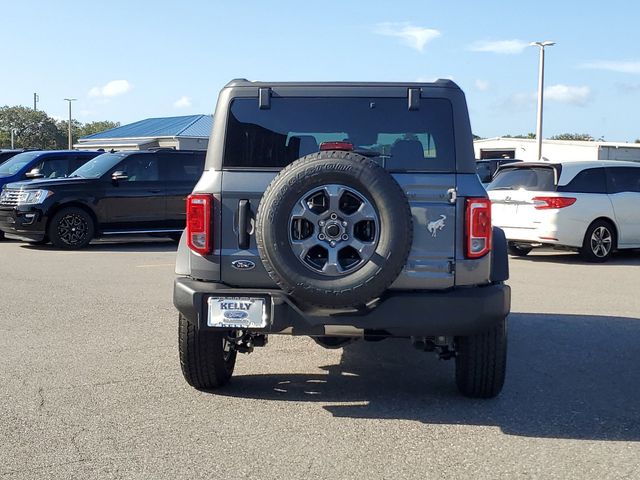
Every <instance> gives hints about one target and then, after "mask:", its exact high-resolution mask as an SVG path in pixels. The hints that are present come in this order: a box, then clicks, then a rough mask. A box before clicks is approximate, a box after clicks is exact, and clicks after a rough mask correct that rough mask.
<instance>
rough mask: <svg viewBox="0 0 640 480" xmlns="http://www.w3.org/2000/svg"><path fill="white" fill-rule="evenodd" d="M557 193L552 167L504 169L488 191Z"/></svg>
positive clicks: (488, 187) (499, 171)
mask: <svg viewBox="0 0 640 480" xmlns="http://www.w3.org/2000/svg"><path fill="white" fill-rule="evenodd" d="M521 188H522V189H524V190H529V191H531V192H553V191H555V188H556V187H555V172H554V170H553V168H550V167H525V168H502V169H500V170H498V173H497V174H496V176H495V177H494V178H493V181H492V182H491V183H490V184H489V185H488V186H487V190H519V189H521Z"/></svg>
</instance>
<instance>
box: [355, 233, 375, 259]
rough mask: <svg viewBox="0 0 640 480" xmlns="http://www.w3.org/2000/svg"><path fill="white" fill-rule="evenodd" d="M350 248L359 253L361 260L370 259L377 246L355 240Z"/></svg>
mask: <svg viewBox="0 0 640 480" xmlns="http://www.w3.org/2000/svg"><path fill="white" fill-rule="evenodd" d="M349 246H351V247H353V248H354V249H355V250H356V251H357V252H358V255H360V258H361V259H368V258H369V257H370V256H371V255H373V252H375V250H376V246H375V244H374V243H373V242H361V241H360V240H357V239H355V238H354V239H353V240H352V241H351V242H350V243H349Z"/></svg>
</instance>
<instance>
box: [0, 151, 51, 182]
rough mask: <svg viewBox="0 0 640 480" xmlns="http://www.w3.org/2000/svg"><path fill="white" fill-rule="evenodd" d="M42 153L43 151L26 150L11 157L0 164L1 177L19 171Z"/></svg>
mask: <svg viewBox="0 0 640 480" xmlns="http://www.w3.org/2000/svg"><path fill="white" fill-rule="evenodd" d="M41 154H42V152H24V153H19V154H17V155H15V156H13V157H11V158H10V159H9V160H7V161H6V162H4V163H3V164H0V177H8V176H11V175H14V174H16V173H18V172H19V171H20V169H22V168H23V167H24V166H25V165H27V164H29V163H30V162H31V161H32V160H33V159H34V158H36V157H37V156H38V155H41Z"/></svg>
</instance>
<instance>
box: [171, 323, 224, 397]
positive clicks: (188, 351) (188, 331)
mask: <svg viewBox="0 0 640 480" xmlns="http://www.w3.org/2000/svg"><path fill="white" fill-rule="evenodd" d="M229 333H230V332H227V331H220V332H219V331H211V330H198V329H197V328H196V326H195V325H193V324H191V323H189V321H188V320H187V319H186V318H184V317H183V316H182V315H180V316H179V317H178V353H179V357H180V366H181V367H182V375H183V376H184V378H185V380H186V381H187V383H188V384H189V385H191V386H192V387H194V388H196V389H198V390H213V389H215V388H218V387H222V386H223V385H224V384H226V383H227V382H228V381H229V379H230V378H231V375H233V369H234V367H235V365H236V355H237V352H236V350H235V348H233V344H232V343H231V341H230V340H228V337H229Z"/></svg>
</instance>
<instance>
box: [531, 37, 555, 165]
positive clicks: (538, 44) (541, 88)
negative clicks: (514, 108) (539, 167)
mask: <svg viewBox="0 0 640 480" xmlns="http://www.w3.org/2000/svg"><path fill="white" fill-rule="evenodd" d="M555 44H556V43H555V42H550V41H549V40H545V41H544V42H531V43H530V44H529V45H530V46H532V47H539V48H540V66H539V69H538V123H537V126H536V140H537V142H538V160H540V159H542V102H543V97H544V47H551V46H553V45H555Z"/></svg>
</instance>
